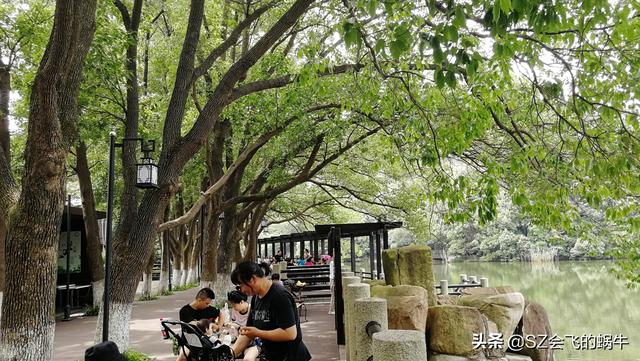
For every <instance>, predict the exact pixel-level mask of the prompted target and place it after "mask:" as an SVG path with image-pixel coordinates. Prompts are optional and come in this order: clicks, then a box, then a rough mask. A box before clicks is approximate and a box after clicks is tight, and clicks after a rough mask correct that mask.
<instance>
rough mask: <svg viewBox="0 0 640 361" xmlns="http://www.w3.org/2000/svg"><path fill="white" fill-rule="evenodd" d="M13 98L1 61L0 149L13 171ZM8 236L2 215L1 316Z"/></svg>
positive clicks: (6, 69) (0, 226)
mask: <svg viewBox="0 0 640 361" xmlns="http://www.w3.org/2000/svg"><path fill="white" fill-rule="evenodd" d="M10 96H11V72H10V69H9V65H5V64H3V62H2V59H0V148H1V149H2V156H3V157H4V158H5V164H6V165H7V167H8V170H9V171H11V143H10V139H9V100H10ZM6 236H7V217H6V215H4V214H0V315H2V296H3V292H4V284H5V280H4V279H5V238H6Z"/></svg>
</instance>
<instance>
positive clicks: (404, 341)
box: [365, 330, 427, 361]
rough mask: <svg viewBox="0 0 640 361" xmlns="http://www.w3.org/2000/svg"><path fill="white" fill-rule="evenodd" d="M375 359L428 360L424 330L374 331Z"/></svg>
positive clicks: (390, 360) (382, 360)
mask: <svg viewBox="0 0 640 361" xmlns="http://www.w3.org/2000/svg"><path fill="white" fill-rule="evenodd" d="M373 360H376V361H427V346H426V344H425V341H424V332H419V331H408V330H388V331H382V332H377V333H374V334H373ZM365 361H366V360H365Z"/></svg>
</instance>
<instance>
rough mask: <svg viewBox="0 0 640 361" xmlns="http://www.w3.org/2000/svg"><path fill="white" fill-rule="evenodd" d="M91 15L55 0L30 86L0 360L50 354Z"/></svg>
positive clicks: (91, 9) (88, 3)
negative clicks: (70, 158) (60, 244)
mask: <svg viewBox="0 0 640 361" xmlns="http://www.w3.org/2000/svg"><path fill="white" fill-rule="evenodd" d="M95 14H96V1H95V0H85V1H72V0H58V1H57V2H56V9H55V15H54V24H53V30H52V32H51V36H50V38H49V42H48V44H47V48H46V50H45V52H44V55H43V58H42V60H41V62H40V66H39V68H38V72H37V74H36V77H35V80H34V83H33V86H32V91H31V98H30V104H29V110H30V111H29V123H28V135H27V143H26V148H25V157H24V158H25V170H24V174H23V178H22V182H21V183H22V187H23V188H22V189H23V191H22V192H21V194H20V197H19V200H18V204H17V206H16V209H15V210H14V211H13V212H12V214H13V215H12V218H11V220H10V222H9V237H8V238H7V244H6V250H7V254H11V257H8V258H7V271H8V272H7V274H6V292H5V295H4V312H3V313H2V322H1V324H0V355H1V359H2V360H11V361H13V360H25V361H45V360H51V358H52V357H53V336H54V327H55V315H54V308H55V307H54V304H55V289H56V287H55V284H56V274H57V255H58V240H59V237H60V225H61V221H62V211H63V205H64V198H65V197H64V193H65V189H64V183H65V181H66V177H65V174H66V160H67V154H68V152H69V149H70V146H71V144H73V138H74V137H75V134H76V131H75V126H76V120H77V114H78V109H77V96H78V90H79V85H80V79H81V72H82V67H83V64H84V59H85V56H86V54H87V52H88V51H89V46H90V44H91V42H92V40H93V34H94V30H95ZM3 183H4V180H3ZM3 196H5V194H2V195H0V198H2V197H3ZM34 265H37V266H34ZM25 300H29V302H25ZM33 325H38V327H35V328H34V327H33Z"/></svg>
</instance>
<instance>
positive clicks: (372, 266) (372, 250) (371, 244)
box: [369, 232, 376, 279]
mask: <svg viewBox="0 0 640 361" xmlns="http://www.w3.org/2000/svg"><path fill="white" fill-rule="evenodd" d="M375 256H376V247H375V243H374V242H373V232H371V233H370V234H369V270H370V271H371V279H374V278H373V275H374V274H375V273H376V272H375V263H374V262H375V261H374V259H375Z"/></svg>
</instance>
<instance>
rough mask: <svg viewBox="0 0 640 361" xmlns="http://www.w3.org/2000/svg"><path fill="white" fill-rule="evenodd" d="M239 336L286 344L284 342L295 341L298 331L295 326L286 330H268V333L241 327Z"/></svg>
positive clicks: (253, 328)
mask: <svg viewBox="0 0 640 361" xmlns="http://www.w3.org/2000/svg"><path fill="white" fill-rule="evenodd" d="M240 334H241V335H242V336H246V337H250V338H254V337H260V338H261V339H263V340H267V341H273V342H286V341H293V340H295V339H296V337H298V330H297V329H296V325H295V324H294V325H293V326H291V327H288V328H286V329H282V328H276V329H275V330H269V331H267V330H259V329H257V328H255V327H242V328H241V329H240ZM236 342H238V341H236Z"/></svg>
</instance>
